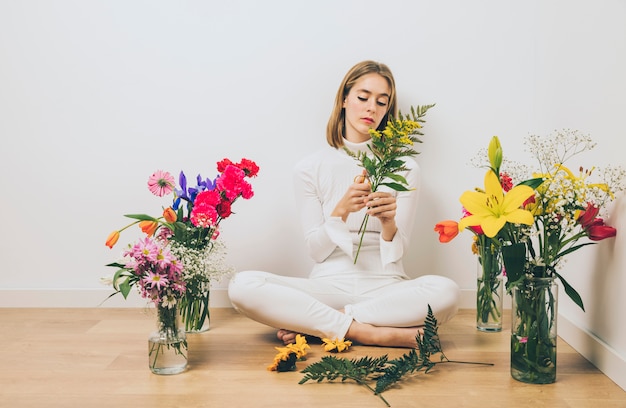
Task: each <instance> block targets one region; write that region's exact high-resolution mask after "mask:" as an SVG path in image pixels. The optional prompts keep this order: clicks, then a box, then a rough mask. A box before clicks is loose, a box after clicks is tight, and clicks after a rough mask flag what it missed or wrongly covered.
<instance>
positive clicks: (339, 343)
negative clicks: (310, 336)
mask: <svg viewBox="0 0 626 408" xmlns="http://www.w3.org/2000/svg"><path fill="white" fill-rule="evenodd" d="M322 341H323V342H324V344H323V345H322V347H324V351H331V352H336V353H341V352H342V351H345V350H348V348H349V347H350V346H351V345H352V342H351V341H350V340H346V339H341V340H339V339H335V340H331V339H327V338H323V339H322Z"/></svg>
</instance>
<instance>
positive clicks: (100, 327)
mask: <svg viewBox="0 0 626 408" xmlns="http://www.w3.org/2000/svg"><path fill="white" fill-rule="evenodd" d="M0 324H1V326H0V327H1V330H0V344H1V345H2V347H1V348H0V368H1V369H0V407H3V408H4V407H11V408H15V407H38V408H40V407H46V408H48V407H64V408H65V407H81V408H82V407H107V408H110V407H137V408H138V407H235V408H237V407H272V408H277V407H299V408H301V407H344V408H345V407H358V408H362V407H385V405H384V404H383V403H382V401H381V400H379V399H378V397H376V396H374V395H373V394H372V393H371V392H370V391H369V390H368V389H366V388H365V387H363V386H359V385H357V384H355V383H353V382H346V383H343V384H342V383H306V384H303V385H299V384H298V381H299V380H300V379H301V378H302V376H303V374H301V373H300V372H288V373H276V372H270V371H267V370H266V367H267V366H268V365H269V364H270V363H271V362H272V360H273V357H274V355H275V354H276V350H275V349H274V346H279V344H278V343H277V342H276V340H275V337H274V335H275V331H274V330H272V329H270V328H267V327H265V326H262V325H260V324H257V323H255V322H252V321H250V320H248V319H247V318H245V317H242V316H240V315H238V314H237V313H236V312H235V311H233V310H232V309H213V310H212V320H211V329H210V330H209V331H208V332H205V333H202V334H194V335H189V337H188V340H189V348H190V349H189V369H188V370H187V371H186V372H184V373H182V374H178V375H173V376H159V375H154V374H152V373H151V372H150V370H149V369H148V366H147V347H148V346H147V336H148V334H149V333H150V332H151V331H152V330H153V328H154V315H153V314H152V312H151V311H146V310H141V309H111V308H106V309H105V308H101V309H0ZM509 327H510V326H509V322H508V321H506V320H505V330H504V331H502V332H501V333H480V332H478V331H477V330H476V329H475V326H474V312H473V311H471V310H463V311H461V312H460V313H459V314H458V315H457V316H456V317H455V318H454V319H453V320H452V321H451V322H449V323H447V324H446V325H443V326H442V327H440V329H439V334H440V337H441V340H442V345H443V349H444V352H445V353H446V355H447V357H448V358H449V359H451V360H465V361H479V362H490V363H494V365H493V366H472V365H459V364H442V365H439V366H437V367H436V368H435V369H434V370H432V371H431V372H429V373H428V374H424V373H423V372H419V373H418V374H415V375H413V376H411V377H409V378H408V379H405V380H404V381H402V382H401V383H399V384H398V385H397V386H396V387H394V388H391V389H389V390H387V391H385V392H384V394H383V396H384V397H385V398H386V399H387V401H388V402H389V403H390V405H391V406H392V407H464V408H472V407H476V408H502V407H507V408H517V407H520V408H528V407H549V408H561V407H567V408H592V407H593V408H597V407H602V408H617V407H620V408H624V407H626V392H625V391H624V390H622V389H621V388H620V387H618V386H617V385H616V384H615V383H613V382H612V381H611V380H610V379H609V378H608V377H606V376H605V375H603V374H602V373H601V372H600V371H598V370H597V369H596V368H595V367H594V366H593V365H591V364H590V363H589V362H587V360H585V359H584V358H583V357H581V356H580V355H579V354H578V353H576V352H575V351H574V350H573V349H572V348H571V347H569V346H568V345H567V344H566V343H564V342H562V341H560V342H559V344H558V372H557V382H556V383H554V384H550V385H528V384H523V383H520V382H517V381H515V380H513V379H512V378H511V376H510V374H509V352H508V348H509V332H508V330H509ZM406 351H407V350H406V349H386V348H376V347H364V346H353V347H352V348H351V350H350V352H348V353H343V354H341V356H344V357H349V358H353V357H361V356H364V355H369V356H379V355H382V354H388V355H389V357H390V358H394V357H399V356H401V355H402V354H404V353H405V352H406ZM323 355H325V352H324V351H323V350H322V348H321V346H320V345H319V344H312V348H311V350H310V351H309V355H308V360H307V361H305V362H299V363H298V369H302V368H304V367H305V366H306V365H307V364H309V363H310V362H315V361H317V360H319V359H320V357H321V356H323Z"/></svg>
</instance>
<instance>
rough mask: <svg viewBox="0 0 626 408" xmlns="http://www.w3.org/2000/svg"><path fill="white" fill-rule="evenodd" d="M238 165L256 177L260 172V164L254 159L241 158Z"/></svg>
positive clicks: (247, 174)
mask: <svg viewBox="0 0 626 408" xmlns="http://www.w3.org/2000/svg"><path fill="white" fill-rule="evenodd" d="M237 167H239V168H240V169H241V170H243V171H244V172H245V173H246V176H248V177H254V176H256V175H257V174H258V173H259V166H257V164H256V163H255V162H253V161H252V160H248V159H241V161H240V162H239V164H238V165H237Z"/></svg>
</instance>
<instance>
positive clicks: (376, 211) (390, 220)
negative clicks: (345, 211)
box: [365, 191, 398, 241]
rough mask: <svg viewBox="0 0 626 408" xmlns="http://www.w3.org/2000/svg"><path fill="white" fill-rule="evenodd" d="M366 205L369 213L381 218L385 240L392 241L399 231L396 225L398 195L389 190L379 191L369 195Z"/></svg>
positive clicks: (382, 233)
mask: <svg viewBox="0 0 626 408" xmlns="http://www.w3.org/2000/svg"><path fill="white" fill-rule="evenodd" d="M365 205H366V206H367V213H368V214H369V215H370V216H371V217H376V218H378V219H379V220H380V224H381V227H382V231H381V236H382V238H383V239H384V240H385V241H391V240H392V239H393V237H394V236H395V235H396V232H397V231H398V227H397V226H396V208H397V205H396V196H395V195H393V194H391V193H388V192H382V191H377V192H375V193H371V194H370V195H368V196H367V198H366V199H365Z"/></svg>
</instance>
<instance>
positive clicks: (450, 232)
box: [435, 221, 459, 243]
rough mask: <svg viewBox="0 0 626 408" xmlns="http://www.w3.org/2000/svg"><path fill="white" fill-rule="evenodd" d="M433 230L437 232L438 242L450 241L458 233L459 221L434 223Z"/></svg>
mask: <svg viewBox="0 0 626 408" xmlns="http://www.w3.org/2000/svg"><path fill="white" fill-rule="evenodd" d="M435 231H437V232H438V233H439V242H442V243H446V242H450V241H452V240H453V239H454V237H456V236H457V235H459V223H458V222H456V221H441V222H439V223H437V225H435Z"/></svg>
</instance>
